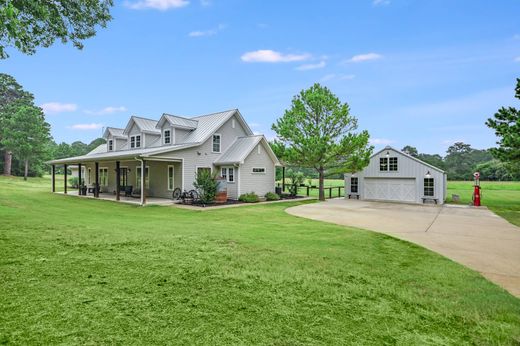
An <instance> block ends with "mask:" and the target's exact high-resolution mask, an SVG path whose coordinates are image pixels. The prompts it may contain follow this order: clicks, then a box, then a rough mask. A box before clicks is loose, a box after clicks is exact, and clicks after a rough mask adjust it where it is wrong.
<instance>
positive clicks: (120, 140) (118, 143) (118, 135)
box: [103, 127, 127, 151]
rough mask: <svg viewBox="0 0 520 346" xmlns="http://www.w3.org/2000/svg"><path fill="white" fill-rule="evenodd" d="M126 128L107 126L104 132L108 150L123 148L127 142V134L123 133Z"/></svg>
mask: <svg viewBox="0 0 520 346" xmlns="http://www.w3.org/2000/svg"><path fill="white" fill-rule="evenodd" d="M123 131H124V129H118V128H115V127H107V128H106V130H105V132H104V133H103V139H105V141H106V146H107V151H117V150H121V149H123V147H124V146H125V144H126V140H127V136H126V135H124V134H123Z"/></svg>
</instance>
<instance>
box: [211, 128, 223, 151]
mask: <svg viewBox="0 0 520 346" xmlns="http://www.w3.org/2000/svg"><path fill="white" fill-rule="evenodd" d="M215 136H218V151H215V150H214V149H215V144H214V140H215ZM211 152H212V153H218V154H220V153H221V152H222V135H221V134H220V133H214V134H213V135H212V136H211Z"/></svg>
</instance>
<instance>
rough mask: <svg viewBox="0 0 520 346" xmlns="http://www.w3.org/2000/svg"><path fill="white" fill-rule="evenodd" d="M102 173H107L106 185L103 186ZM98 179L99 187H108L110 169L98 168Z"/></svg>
mask: <svg viewBox="0 0 520 346" xmlns="http://www.w3.org/2000/svg"><path fill="white" fill-rule="evenodd" d="M101 171H106V181H105V182H106V184H105V185H103V183H102V179H101ZM98 177H99V186H108V167H99V168H98Z"/></svg>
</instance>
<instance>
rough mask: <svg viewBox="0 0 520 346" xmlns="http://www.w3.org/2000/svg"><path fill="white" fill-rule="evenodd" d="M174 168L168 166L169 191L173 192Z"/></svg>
mask: <svg viewBox="0 0 520 346" xmlns="http://www.w3.org/2000/svg"><path fill="white" fill-rule="evenodd" d="M173 172H174V171H173V166H172V165H169V166H168V190H170V191H172V190H173Z"/></svg>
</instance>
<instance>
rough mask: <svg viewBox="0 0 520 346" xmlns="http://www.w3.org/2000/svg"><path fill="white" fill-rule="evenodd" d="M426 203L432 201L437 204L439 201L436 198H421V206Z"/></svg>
mask: <svg viewBox="0 0 520 346" xmlns="http://www.w3.org/2000/svg"><path fill="white" fill-rule="evenodd" d="M426 201H428V202H431V201H433V203H435V204H437V203H438V202H439V199H438V198H435V197H423V198H422V202H423V204H425V203H426Z"/></svg>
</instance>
